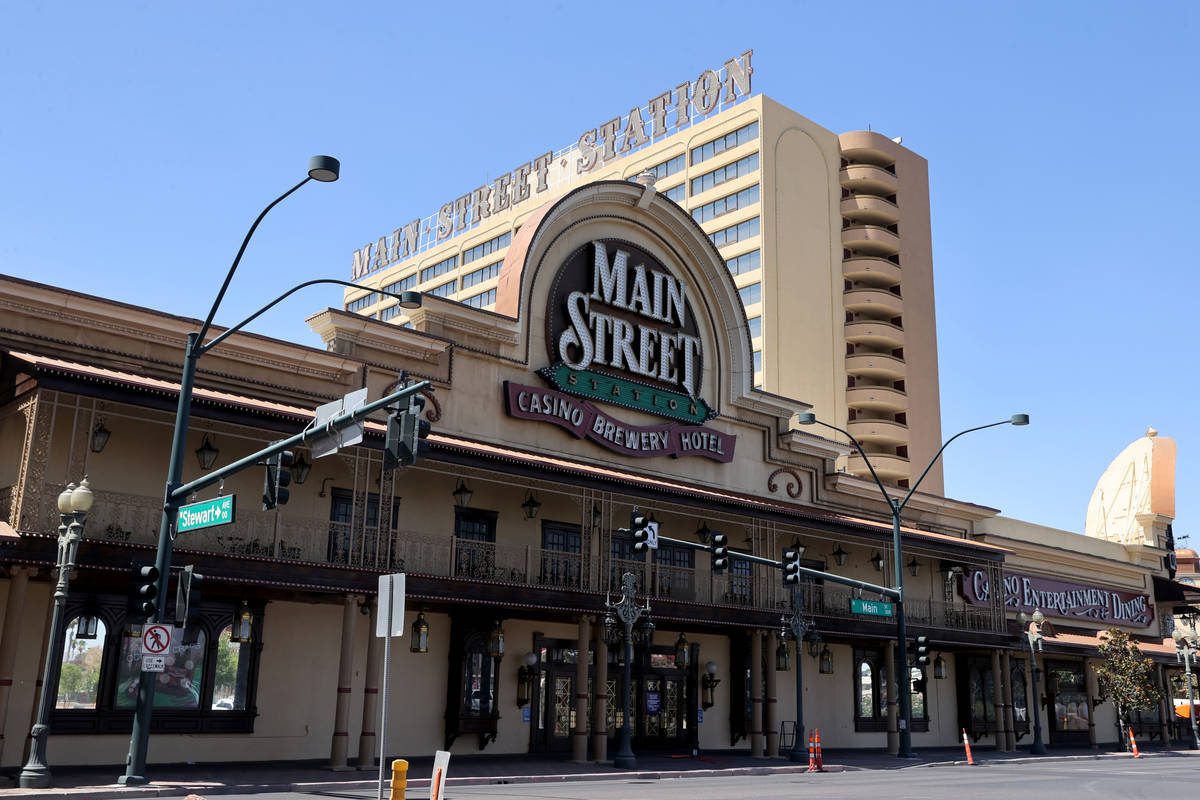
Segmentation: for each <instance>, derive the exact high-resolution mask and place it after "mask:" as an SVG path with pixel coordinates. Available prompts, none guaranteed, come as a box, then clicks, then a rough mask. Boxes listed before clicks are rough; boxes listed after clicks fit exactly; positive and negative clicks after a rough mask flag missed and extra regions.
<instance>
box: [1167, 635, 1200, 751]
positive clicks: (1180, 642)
mask: <svg viewBox="0 0 1200 800" xmlns="http://www.w3.org/2000/svg"><path fill="white" fill-rule="evenodd" d="M1171 636H1173V637H1174V638H1175V657H1176V658H1177V659H1178V660H1179V661H1180V662H1181V663H1182V664H1183V670H1184V672H1185V673H1187V697H1188V719H1189V720H1190V721H1191V723H1192V749H1193V750H1200V733H1197V732H1196V707H1195V705H1193V701H1192V659H1193V658H1195V657H1196V648H1197V646H1198V645H1200V643H1198V642H1197V641H1196V637H1195V636H1192V637H1187V636H1184V635H1183V631H1181V630H1179V628H1176V629H1175V632H1174V633H1172V634H1171ZM1172 711H1174V709H1172Z"/></svg>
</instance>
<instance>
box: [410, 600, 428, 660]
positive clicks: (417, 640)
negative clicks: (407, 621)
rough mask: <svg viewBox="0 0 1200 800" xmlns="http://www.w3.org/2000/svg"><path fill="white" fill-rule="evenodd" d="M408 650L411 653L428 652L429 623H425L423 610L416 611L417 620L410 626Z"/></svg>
mask: <svg viewBox="0 0 1200 800" xmlns="http://www.w3.org/2000/svg"><path fill="white" fill-rule="evenodd" d="M408 649H409V651H411V652H413V653H428V652H429V623H428V622H426V621H425V611H424V609H422V610H420V611H417V619H416V620H415V621H414V622H413V624H412V641H411V643H410V644H409V646H408Z"/></svg>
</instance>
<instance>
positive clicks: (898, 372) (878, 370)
mask: <svg viewBox="0 0 1200 800" xmlns="http://www.w3.org/2000/svg"><path fill="white" fill-rule="evenodd" d="M846 372H848V373H849V374H851V375H854V376H855V377H858V376H862V377H864V378H872V379H874V380H877V381H899V380H903V379H904V376H905V367H904V362H903V361H902V360H901V359H899V358H896V357H895V356H889V355H887V354H885V353H855V354H854V355H848V356H846Z"/></svg>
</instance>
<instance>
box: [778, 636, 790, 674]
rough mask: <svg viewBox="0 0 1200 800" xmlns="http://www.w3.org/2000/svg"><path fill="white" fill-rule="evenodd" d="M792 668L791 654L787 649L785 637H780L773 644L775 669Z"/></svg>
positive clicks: (780, 670) (784, 670)
mask: <svg viewBox="0 0 1200 800" xmlns="http://www.w3.org/2000/svg"><path fill="white" fill-rule="evenodd" d="M791 668H792V654H791V651H790V650H789V649H788V645H787V639H784V638H782V637H780V639H779V644H778V645H776V646H775V671H776V672H787V671H788V670H789V669H791Z"/></svg>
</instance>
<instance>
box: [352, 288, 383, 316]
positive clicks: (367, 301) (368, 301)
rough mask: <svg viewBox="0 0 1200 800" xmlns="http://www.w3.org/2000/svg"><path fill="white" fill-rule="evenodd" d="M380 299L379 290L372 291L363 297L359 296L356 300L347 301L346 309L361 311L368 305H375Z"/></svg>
mask: <svg viewBox="0 0 1200 800" xmlns="http://www.w3.org/2000/svg"><path fill="white" fill-rule="evenodd" d="M378 301H379V292H371V293H370V294H364V295H363V296H362V297H359V298H358V299H356V300H351V301H350V302H349V303H346V310H347V311H351V312H354V311H361V310H362V309H364V308H366V307H367V306H371V305H375V303H376V302H378Z"/></svg>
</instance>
